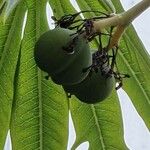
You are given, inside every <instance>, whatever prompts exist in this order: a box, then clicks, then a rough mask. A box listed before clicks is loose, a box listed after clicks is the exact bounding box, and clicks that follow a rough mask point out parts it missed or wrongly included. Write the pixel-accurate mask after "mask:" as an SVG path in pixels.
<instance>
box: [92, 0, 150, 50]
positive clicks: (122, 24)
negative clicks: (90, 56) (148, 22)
mask: <svg viewBox="0 0 150 150" xmlns="http://www.w3.org/2000/svg"><path fill="white" fill-rule="evenodd" d="M149 6H150V0H142V1H141V2H139V3H138V4H136V5H135V6H134V7H132V8H130V9H129V10H127V11H125V12H123V13H120V14H116V15H114V16H112V17H110V18H105V19H102V20H99V21H94V22H93V26H94V32H102V30H103V29H106V28H108V27H112V26H114V27H116V31H115V33H114V34H113V36H112V38H111V41H110V44H109V46H108V49H111V48H113V47H114V46H117V45H118V43H119V40H120V38H121V36H122V34H123V33H124V31H125V29H126V28H127V26H128V25H129V24H130V23H131V22H132V21H133V20H134V19H135V18H137V17H138V16H139V15H140V14H141V13H143V12H144V11H145V10H146V9H147V8H148V7H149Z"/></svg>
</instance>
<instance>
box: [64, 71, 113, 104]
mask: <svg viewBox="0 0 150 150" xmlns="http://www.w3.org/2000/svg"><path fill="white" fill-rule="evenodd" d="M114 83H115V79H114V77H113V76H108V75H102V73H101V71H100V70H99V71H98V72H93V73H92V74H91V75H88V76H87V77H86V79H85V80H83V81H82V82H81V83H79V84H76V85H72V86H63V87H64V90H65V91H66V92H68V93H70V94H73V95H75V96H76V97H77V98H78V99H79V100H80V101H82V102H85V103H88V104H94V103H98V102H100V101H102V100H104V99H106V98H107V97H108V96H109V95H110V93H111V91H112V89H113V87H114Z"/></svg>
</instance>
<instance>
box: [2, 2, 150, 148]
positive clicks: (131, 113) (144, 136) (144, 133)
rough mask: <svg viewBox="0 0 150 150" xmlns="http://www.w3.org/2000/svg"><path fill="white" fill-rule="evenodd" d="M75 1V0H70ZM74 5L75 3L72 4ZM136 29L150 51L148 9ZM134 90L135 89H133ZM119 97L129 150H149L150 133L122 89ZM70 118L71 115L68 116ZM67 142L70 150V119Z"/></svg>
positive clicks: (131, 4) (127, 6)
mask: <svg viewBox="0 0 150 150" xmlns="http://www.w3.org/2000/svg"><path fill="white" fill-rule="evenodd" d="M139 1H140V0H121V2H122V4H123V5H124V8H125V9H128V8H130V7H132V6H133V5H135V4H136V3H137V2H139ZM72 2H75V0H72ZM74 6H75V4H74ZM133 24H134V26H135V28H136V31H137V33H138V35H139V37H140V38H141V40H142V41H143V44H144V45H145V47H146V49H147V50H148V51H149V53H150V38H149V37H150V9H148V10H147V11H145V12H144V13H143V14H142V15H140V16H139V17H138V18H137V19H136V20H135V21H134V22H133ZM135 92H136V91H135ZM118 93H119V97H120V102H121V107H122V113H123V121H124V130H125V141H126V143H127V145H128V147H129V149H130V150H150V133H149V132H148V129H147V128H146V126H145V124H144V122H143V121H142V119H141V118H140V116H139V115H138V114H137V112H136V110H135V109H134V107H133V105H132V103H131V101H130V100H129V99H128V97H127V95H126V93H124V92H123V90H119V92H118ZM70 120H71V117H70ZM69 126H70V128H69V130H70V135H69V144H68V150H70V147H71V145H72V144H73V142H74V140H75V131H74V130H73V129H74V128H73V124H72V121H70V122H69ZM87 149H88V143H85V144H82V145H80V147H79V148H78V149H77V150H87ZM4 150H11V143H10V137H9V136H8V137H7V140H6V144H5V148H4Z"/></svg>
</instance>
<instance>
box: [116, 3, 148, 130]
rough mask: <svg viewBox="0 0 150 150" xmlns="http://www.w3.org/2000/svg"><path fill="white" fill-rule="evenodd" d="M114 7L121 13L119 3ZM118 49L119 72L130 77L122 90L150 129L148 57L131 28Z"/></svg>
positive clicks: (125, 81)
mask: <svg viewBox="0 0 150 150" xmlns="http://www.w3.org/2000/svg"><path fill="white" fill-rule="evenodd" d="M114 5H115V6H116V7H117V10H118V11H119V12H121V11H123V8H122V7H121V4H120V2H119V1H118V2H116V3H114ZM119 47H120V50H119V57H118V61H117V62H118V66H119V70H120V71H121V72H125V73H128V74H129V75H130V76H131V78H129V79H126V80H124V85H123V89H124V90H125V91H126V92H127V94H128V95H129V97H130V98H131V100H132V102H133V104H134V106H135V108H136V110H137V111H138V113H139V114H140V116H141V117H142V118H143V120H144V121H145V123H146V125H147V127H148V128H149V129H150V120H149V116H150V75H149V74H150V67H149V66H150V55H149V54H148V52H147V51H146V49H145V48H144V46H143V44H142V42H141V41H140V39H139V38H138V35H137V34H136V32H135V30H134V28H133V27H132V26H130V27H129V28H128V29H127V30H126V32H125V34H124V35H123V38H122V40H121V43H120V46H119Z"/></svg>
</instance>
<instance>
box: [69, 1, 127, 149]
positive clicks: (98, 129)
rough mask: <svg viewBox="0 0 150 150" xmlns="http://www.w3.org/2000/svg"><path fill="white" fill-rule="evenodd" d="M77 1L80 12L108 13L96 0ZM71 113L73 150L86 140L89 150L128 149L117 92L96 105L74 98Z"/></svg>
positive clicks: (102, 4)
mask: <svg viewBox="0 0 150 150" xmlns="http://www.w3.org/2000/svg"><path fill="white" fill-rule="evenodd" d="M77 2H78V4H79V6H80V9H81V10H100V11H102V12H106V11H108V10H105V9H106V7H104V2H99V1H96V0H95V1H90V0H85V1H83V0H78V1H77ZM105 5H106V4H105ZM107 8H108V7H107ZM89 16H92V15H91V13H90V14H89V13H87V14H86V17H89ZM70 110H71V114H72V119H73V122H74V126H75V130H76V136H77V138H76V141H75V143H74V145H73V147H72V150H74V149H76V148H77V147H78V146H79V145H80V144H81V143H82V142H85V141H89V145H90V146H89V149H102V150H105V149H123V150H126V149H128V148H127V147H126V144H125V142H124V138H123V137H124V134H123V125H122V116H121V108H120V104H119V100H118V97H117V95H116V91H114V93H113V94H112V95H111V97H109V98H108V99H107V100H105V101H103V102H101V103H99V104H97V105H87V104H83V103H81V102H80V101H79V100H77V99H75V98H73V99H71V100H70Z"/></svg>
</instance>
